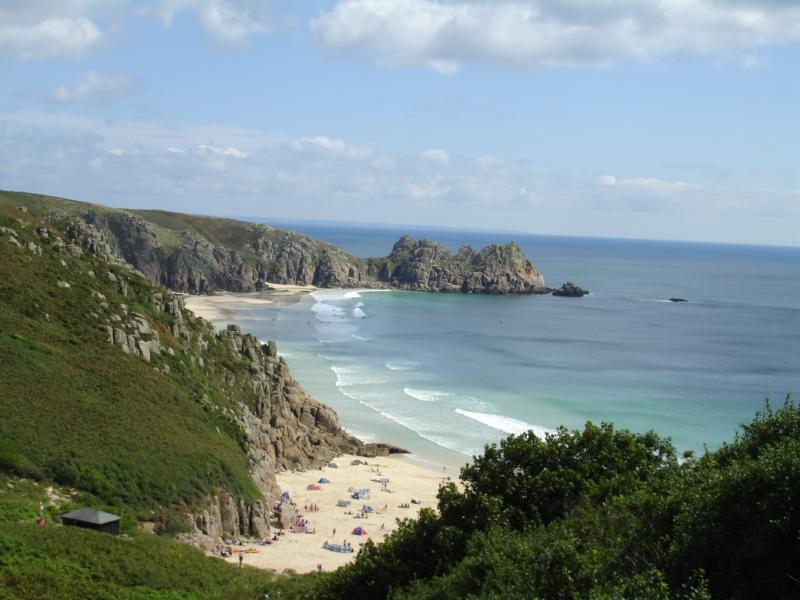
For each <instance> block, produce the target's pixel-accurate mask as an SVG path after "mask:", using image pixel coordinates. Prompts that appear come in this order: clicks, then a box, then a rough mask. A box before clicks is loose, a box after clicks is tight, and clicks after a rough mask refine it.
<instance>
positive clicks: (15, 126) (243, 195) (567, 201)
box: [0, 111, 800, 245]
mask: <svg viewBox="0 0 800 600" xmlns="http://www.w3.org/2000/svg"><path fill="white" fill-rule="evenodd" d="M0 140H2V142H0V181H3V185H4V186H5V187H7V188H9V189H19V190H28V191H37V192H42V193H47V194H54V195H59V196H66V197H73V198H76V199H82V200H88V201H97V202H104V203H108V202H111V203H113V204H114V205H118V206H125V205H128V206H132V207H152V206H154V205H157V206H160V207H163V208H167V209H171V210H183V211H186V212H196V213H208V214H215V213H216V214H227V215H237V214H238V215H253V216H267V215H268V216H270V217H273V218H276V219H277V218H297V217H304V218H317V219H332V220H340V221H341V220H358V221H364V222H382V223H420V224H429V225H436V224H443V223H445V224H448V225H450V226H461V227H482V228H487V229H488V228H500V229H516V230H520V229H522V230H529V231H537V232H540V233H555V234H559V233H560V234H573V235H622V236H634V237H654V238H664V237H670V238H683V239H706V240H714V239H716V240H727V241H738V242H759V241H761V242H768V243H785V244H795V245H796V244H797V229H798V227H800V208H799V207H800V196H799V195H798V192H797V190H796V184H795V183H794V182H793V183H792V185H791V186H790V187H788V188H787V189H781V188H780V185H781V182H782V181H783V179H782V178H781V177H780V176H774V177H773V179H772V180H771V181H772V183H770V180H766V179H765V180H763V181H762V182H761V183H759V184H757V185H756V186H755V187H748V186H747V185H745V184H742V185H738V184H737V183H736V182H734V181H732V180H731V179H730V178H729V179H726V180H725V181H724V182H723V183H713V182H710V180H709V178H708V177H706V178H703V177H702V176H700V175H698V174H697V173H696V172H694V171H686V175H683V176H682V175H681V173H682V171H681V170H680V169H679V168H678V167H676V166H675V165H672V166H670V167H668V172H669V173H675V175H673V176H669V177H667V176H664V175H662V177H660V178H658V177H627V178H623V177H620V176H615V175H611V174H605V175H602V176H601V177H599V178H598V175H600V174H599V173H593V174H590V175H588V174H584V173H579V172H564V171H548V170H545V169H542V168H541V167H540V166H538V165H536V164H534V163H531V162H528V161H524V160H508V159H506V158H502V157H483V158H470V157H462V156H452V157H450V160H449V162H448V163H447V164H446V165H444V164H440V163H435V162H431V161H430V160H429V159H427V158H425V157H424V156H423V155H422V153H423V150H419V151H418V152H414V153H409V154H400V153H393V152H389V151H386V150H381V149H379V148H373V147H371V146H360V145H357V144H354V143H352V142H351V141H347V140H342V139H337V138H332V137H326V136H311V137H303V138H289V137H285V136H274V135H270V134H268V133H265V132H263V131H257V130H243V129H236V128H224V127H212V126H203V125H197V126H186V125H185V126H181V125H177V124H174V123H163V122H148V121H145V120H136V121H126V120H124V119H115V120H106V119H101V118H90V117H86V116H81V115H76V114H57V113H55V112H52V111H50V112H34V111H0ZM209 140H214V141H209ZM295 148H299V149H300V150H299V151H298V150H295ZM364 148H367V149H368V150H369V154H370V157H369V158H363V159H360V160H354V159H352V158H348V156H353V153H354V152H355V155H357V156H364V155H366V153H364V151H363V150H359V149H364ZM117 150H121V151H122V152H123V154H121V155H119V154H118V153H117ZM243 156H244V157H246V159H240V158H239V157H243ZM478 165H483V166H482V167H481V166H478ZM656 174H661V173H656ZM695 178H699V179H698V181H697V183H687V182H686V179H688V180H690V181H694V179H695ZM700 184H702V185H700ZM759 185H760V186H761V187H758V186H759ZM770 185H773V186H774V187H770ZM423 209H424V210H423Z"/></svg>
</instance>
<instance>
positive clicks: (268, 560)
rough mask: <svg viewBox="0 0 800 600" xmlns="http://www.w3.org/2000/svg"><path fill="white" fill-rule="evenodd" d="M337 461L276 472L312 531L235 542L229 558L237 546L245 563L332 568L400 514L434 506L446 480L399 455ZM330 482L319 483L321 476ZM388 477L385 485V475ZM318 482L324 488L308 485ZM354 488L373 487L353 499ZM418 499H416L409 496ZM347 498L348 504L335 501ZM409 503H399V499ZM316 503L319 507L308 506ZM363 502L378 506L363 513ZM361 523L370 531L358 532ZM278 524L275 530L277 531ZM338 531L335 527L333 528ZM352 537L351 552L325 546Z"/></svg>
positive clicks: (378, 536)
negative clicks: (264, 540)
mask: <svg viewBox="0 0 800 600" xmlns="http://www.w3.org/2000/svg"><path fill="white" fill-rule="evenodd" d="M333 464H335V465H336V467H332V466H326V467H323V468H321V469H311V470H308V471H305V472H286V473H279V474H278V475H277V480H278V485H279V486H280V488H281V489H282V490H283V491H284V492H288V493H289V496H290V498H291V500H292V501H293V502H294V503H295V505H296V507H297V512H298V515H300V516H302V518H303V519H305V521H306V523H307V527H308V528H309V530H311V531H313V533H292V532H289V531H286V532H285V534H284V535H282V536H278V537H279V541H277V542H273V543H272V544H269V545H260V544H254V543H245V544H244V546H233V555H232V556H230V557H227V558H226V559H225V560H227V561H228V562H230V563H236V564H238V562H239V551H240V550H244V552H245V554H244V564H245V565H248V566H252V567H258V568H262V569H271V570H274V571H276V572H278V573H282V572H284V571H286V570H292V571H295V572H297V573H307V572H311V571H315V570H317V565H322V569H323V570H325V571H331V570H334V569H336V568H338V567H341V566H342V565H345V564H347V563H349V562H351V561H352V560H353V559H354V558H355V556H356V555H357V554H358V550H359V549H360V548H361V545H362V544H364V543H365V542H366V541H367V540H372V541H373V542H381V541H383V539H384V538H385V537H386V536H387V535H388V534H389V533H390V532H392V531H394V530H395V529H397V520H398V519H405V518H412V517H416V515H417V513H418V512H419V511H420V510H421V509H422V508H434V509H435V508H436V493H437V491H438V488H439V485H440V484H441V483H442V482H443V481H445V480H446V479H445V477H444V475H443V473H442V472H441V471H438V472H437V470H436V469H434V468H428V467H426V466H423V465H422V464H420V463H417V462H415V461H412V460H409V459H408V458H406V457H404V456H401V455H392V456H386V457H380V458H375V459H369V458H364V457H358V456H352V455H342V456H339V457H338V458H336V459H334V461H333ZM323 478H324V479H327V480H329V481H330V483H319V481H320V479H323ZM383 478H385V479H388V482H387V483H386V489H383V483H382V482H381V481H380V480H381V479H383ZM309 485H314V486H315V487H318V488H320V489H313V490H309V489H307V488H308V486H309ZM351 488H352V489H353V490H361V489H369V490H370V492H369V494H368V497H366V498H363V499H358V500H356V499H353V498H352V495H353V492H352V491H350V490H351ZM412 499H414V500H417V501H420V502H421V503H420V504H412V503H411V500H412ZM339 500H347V501H349V502H350V504H349V506H347V507H341V506H337V502H338V501H339ZM406 504H407V505H408V508H401V505H406ZM312 505H314V506H315V507H316V510H310V509H311V508H312ZM364 506H369V507H371V508H372V509H373V510H374V511H375V512H371V513H367V515H366V518H363V517H362V516H361V509H362V508H363V507H364ZM356 527H361V528H362V529H363V530H364V531H365V532H366V535H354V534H353V533H352V532H353V530H354V529H355V528H356ZM274 531H275V530H273V532H274ZM334 532H335V533H334ZM325 542H329V543H331V544H340V545H341V544H344V543H349V544H351V545H352V547H353V552H352V553H339V552H334V551H331V550H326V549H325V548H323V544H324V543H325Z"/></svg>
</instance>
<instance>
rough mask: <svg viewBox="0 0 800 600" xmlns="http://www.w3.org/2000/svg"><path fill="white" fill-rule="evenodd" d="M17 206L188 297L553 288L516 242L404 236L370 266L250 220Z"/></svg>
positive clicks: (62, 203)
mask: <svg viewBox="0 0 800 600" xmlns="http://www.w3.org/2000/svg"><path fill="white" fill-rule="evenodd" d="M11 199H12V200H15V201H17V202H19V203H27V204H29V205H31V206H32V210H34V211H35V212H36V213H37V214H38V215H40V216H42V217H45V218H54V217H63V216H64V215H69V216H71V217H72V218H76V219H80V220H82V221H83V222H84V223H85V224H87V225H92V226H93V227H94V228H95V229H96V230H97V231H98V232H100V233H102V234H104V235H105V237H106V239H107V241H108V244H109V245H110V246H111V248H112V249H113V251H114V252H115V253H117V254H118V255H119V256H120V257H122V258H124V259H125V260H126V261H128V262H129V263H130V264H132V265H133V266H134V267H136V269H138V270H139V271H140V272H141V273H143V274H144V275H145V276H146V277H147V278H148V279H150V280H151V281H153V282H156V283H159V284H161V285H163V286H165V287H166V288H168V289H171V290H175V291H179V292H187V293H192V294H198V293H200V294H204V293H211V292H213V291H215V290H226V291H232V292H250V291H260V290H261V289H263V288H264V287H265V286H266V285H267V282H273V283H284V284H285V283H289V284H297V285H315V286H318V287H345V288H347V287H367V288H369V287H372V288H396V289H406V290H420V291H429V292H462V293H486V294H530V293H542V292H544V291H545V287H544V278H543V277H542V276H541V274H540V273H539V272H538V271H537V270H536V269H535V268H534V266H533V265H532V264H531V262H530V261H529V260H528V259H527V257H525V255H524V253H523V252H522V250H521V249H520V248H519V246H517V245H516V244H514V243H512V244H507V245H503V246H499V245H492V246H487V247H486V248H483V249H482V250H480V251H478V252H476V251H475V250H473V249H472V248H470V247H469V246H465V247H463V248H461V249H460V250H459V252H458V253H457V254H452V253H450V252H448V251H447V250H445V248H444V247H443V246H441V245H440V244H437V243H435V242H431V241H428V240H421V241H415V240H413V239H412V238H410V237H408V236H405V237H403V238H401V239H400V240H399V241H398V242H397V243H396V244H395V246H394V248H393V249H392V252H391V253H390V255H389V256H388V257H384V258H368V259H362V258H357V257H355V256H352V255H350V254H348V253H347V252H345V251H344V250H342V249H341V248H338V247H336V246H333V245H332V244H328V243H325V242H321V241H319V240H315V239H312V238H310V237H308V236H305V235H301V234H298V233H294V232H290V231H286V230H283V229H278V228H275V227H269V226H266V225H258V224H253V223H246V222H243V221H235V220H231V219H219V218H212V217H201V216H196V215H187V214H179V213H170V212H165V211H149V210H133V211H128V210H120V209H112V208H108V207H103V206H98V205H89V204H85V203H80V202H73V201H68V200H61V199H57V198H47V197H40V196H38V197H37V196H33V195H28V194H14V195H12V197H11ZM34 199H35V200H36V202H32V200H34Z"/></svg>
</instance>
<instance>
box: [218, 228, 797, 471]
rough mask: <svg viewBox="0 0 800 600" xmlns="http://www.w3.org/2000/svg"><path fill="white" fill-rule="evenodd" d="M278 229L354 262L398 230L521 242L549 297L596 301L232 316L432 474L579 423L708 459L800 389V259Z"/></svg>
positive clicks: (320, 393) (240, 311)
mask: <svg viewBox="0 0 800 600" xmlns="http://www.w3.org/2000/svg"><path fill="white" fill-rule="evenodd" d="M274 224H276V225H280V226H283V227H288V228H290V229H293V230H295V231H300V232H302V233H306V234H308V235H311V236H313V237H316V238H319V239H322V240H326V241H329V242H332V243H334V244H336V245H339V246H341V247H343V248H345V249H346V250H348V251H349V252H351V253H353V254H356V255H358V256H384V255H386V254H387V253H388V252H389V250H390V249H391V246H392V244H393V243H394V242H395V241H396V240H397V239H398V238H399V237H400V236H401V235H403V234H405V233H410V234H412V235H414V236H415V237H427V238H430V239H434V240H437V241H439V242H442V243H443V244H444V245H445V246H446V247H447V248H449V249H450V250H457V248H458V247H459V246H460V245H461V244H464V243H468V244H471V245H472V246H473V247H475V248H479V247H481V246H483V245H485V244H488V243H504V242H508V241H511V240H512V239H513V240H515V241H516V242H517V243H519V244H520V246H521V247H522V248H523V249H524V251H525V252H526V254H527V255H528V257H529V258H530V259H531V260H532V262H533V263H534V264H535V265H536V267H537V268H538V269H539V270H540V271H541V272H542V273H543V274H544V276H545V279H546V282H547V284H548V285H550V286H551V287H556V286H559V285H561V284H562V283H563V282H565V281H567V280H570V281H574V282H575V283H577V284H578V285H580V286H582V287H584V288H587V289H589V290H591V292H592V293H591V295H589V296H586V297H584V298H558V297H552V296H481V295H458V294H452V295H450V294H428V293H418V292H394V291H354V290H322V291H319V292H316V293H314V294H313V295H309V296H306V297H304V298H303V299H302V300H300V301H299V302H298V303H296V304H294V305H292V306H289V307H285V308H280V309H277V308H273V307H269V306H263V305H247V304H242V305H237V306H236V307H235V317H234V318H233V320H234V321H236V322H238V323H240V324H241V325H242V326H243V328H244V329H245V330H248V331H250V332H252V333H254V334H256V335H257V336H259V338H262V339H263V340H266V339H274V340H276V341H277V342H278V346H279V351H280V352H281V353H282V354H283V356H285V358H286V360H287V362H288V363H289V366H290V367H291V369H292V372H293V373H294V376H295V377H296V378H297V379H298V380H299V381H300V382H301V383H302V384H303V386H304V387H305V388H306V389H307V390H308V391H309V392H310V393H311V394H312V395H313V396H314V397H316V398H317V399H319V400H320V401H322V402H325V403H326V404H328V405H330V406H332V407H333V408H334V409H335V410H336V411H337V412H338V413H339V415H340V418H341V420H342V423H343V424H344V426H345V427H346V428H347V429H348V430H349V431H351V432H352V433H354V434H355V435H357V436H359V437H361V438H362V439H365V440H367V441H384V442H389V443H393V444H396V445H398V446H401V447H404V448H406V449H408V450H410V451H412V452H413V453H414V454H416V455H417V456H418V457H420V458H422V459H425V460H428V461H432V462H434V463H437V464H447V465H455V466H458V465H461V464H463V463H464V462H466V461H467V460H468V459H469V457H470V456H472V455H474V454H476V453H479V452H481V451H482V448H483V446H484V445H485V444H487V443H495V442H497V441H499V440H500V439H501V438H502V437H504V436H505V435H508V434H509V433H519V432H521V431H524V430H527V429H533V430H534V432H536V433H537V434H539V435H544V434H545V433H546V432H548V431H553V430H555V429H556V428H557V427H559V426H565V427H567V428H570V429H573V428H581V427H582V426H583V425H584V423H585V422H586V421H593V422H595V423H599V422H601V421H610V422H613V423H614V424H615V425H616V426H618V427H625V428H629V429H631V430H633V431H640V432H644V431H647V430H650V429H652V430H655V431H656V432H658V433H659V434H661V435H664V436H669V437H670V438H671V439H672V442H673V444H674V445H675V446H676V448H677V449H678V450H679V451H684V450H692V451H702V449H703V448H704V446H707V447H709V448H712V449H713V448H716V447H718V446H719V445H720V444H721V443H723V442H724V441H726V440H731V439H732V438H733V435H734V432H735V430H736V428H737V425H739V424H740V423H743V422H747V421H749V420H751V419H752V417H753V415H754V414H755V412H756V411H758V410H760V409H761V408H763V406H764V401H765V398H767V397H768V398H770V399H771V401H772V403H773V405H780V404H782V403H783V399H784V397H785V395H786V394H787V393H790V392H793V391H794V392H797V391H800V248H785V247H758V246H733V245H719V244H699V243H681V242H656V241H639V240H614V239H593V238H569V237H552V236H534V235H520V234H508V233H488V232H474V231H457V230H441V231H436V230H430V229H426V230H415V229H414V228H410V229H409V228H404V229H399V228H392V227H372V228H365V227H359V226H341V225H330V224H316V223H299V222H296V223H274ZM672 297H680V298H685V299H686V300H688V302H686V303H672V302H670V301H669V298H672Z"/></svg>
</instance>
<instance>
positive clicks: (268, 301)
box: [183, 283, 318, 323]
mask: <svg viewBox="0 0 800 600" xmlns="http://www.w3.org/2000/svg"><path fill="white" fill-rule="evenodd" d="M269 287H270V289H268V290H264V291H263V292H249V293H241V294H237V293H233V292H217V293H215V294H214V295H212V296H202V295H188V294H187V295H184V296H183V298H184V304H185V306H186V308H188V309H189V310H191V311H192V312H193V313H194V314H195V315H197V316H198V317H202V318H203V319H205V320H206V321H210V322H211V323H216V322H218V321H230V320H232V319H233V318H234V316H235V313H236V306H237V305H244V304H250V305H253V304H256V305H258V304H262V305H272V306H275V307H277V308H280V307H283V306H288V305H290V304H294V303H295V302H297V301H298V300H300V298H301V297H302V296H304V295H305V294H310V293H311V292H313V291H316V290H317V289H318V288H316V287H315V286H313V285H290V284H280V283H270V284H269Z"/></svg>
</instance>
